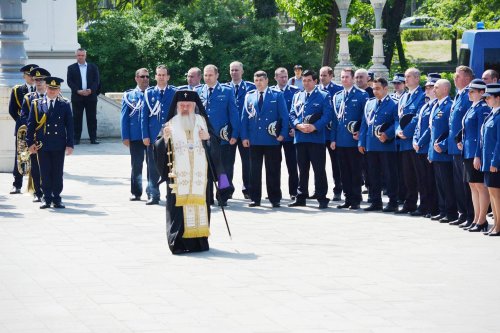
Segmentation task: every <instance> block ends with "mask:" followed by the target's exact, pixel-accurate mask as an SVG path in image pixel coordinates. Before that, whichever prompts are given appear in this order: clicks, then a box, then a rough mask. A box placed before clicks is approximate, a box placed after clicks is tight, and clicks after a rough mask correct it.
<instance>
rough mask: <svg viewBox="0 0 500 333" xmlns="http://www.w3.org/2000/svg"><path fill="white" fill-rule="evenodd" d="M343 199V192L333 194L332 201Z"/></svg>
mask: <svg viewBox="0 0 500 333" xmlns="http://www.w3.org/2000/svg"><path fill="white" fill-rule="evenodd" d="M341 200H342V194H341V193H336V194H333V198H332V201H341Z"/></svg>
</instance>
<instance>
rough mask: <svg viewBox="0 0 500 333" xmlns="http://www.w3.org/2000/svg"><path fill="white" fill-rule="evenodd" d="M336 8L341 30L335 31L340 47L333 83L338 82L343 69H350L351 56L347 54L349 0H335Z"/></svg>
mask: <svg viewBox="0 0 500 333" xmlns="http://www.w3.org/2000/svg"><path fill="white" fill-rule="evenodd" d="M335 2H336V4H337V7H338V8H339V12H340V18H341V22H342V28H339V29H337V33H338V34H339V39H340V46H339V52H338V53H339V55H338V59H339V62H338V63H337V65H336V66H335V68H334V70H333V71H334V75H335V77H334V79H335V82H337V83H339V82H340V74H341V72H342V69H343V68H346V67H352V63H351V55H350V53H349V34H350V33H351V29H349V28H347V22H346V21H347V12H348V11H349V6H350V5H351V0H335Z"/></svg>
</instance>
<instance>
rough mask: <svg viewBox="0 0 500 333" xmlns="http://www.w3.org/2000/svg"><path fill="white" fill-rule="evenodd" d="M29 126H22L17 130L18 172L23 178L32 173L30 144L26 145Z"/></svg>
mask: <svg viewBox="0 0 500 333" xmlns="http://www.w3.org/2000/svg"><path fill="white" fill-rule="evenodd" d="M27 132H28V126H26V125H21V126H20V127H19V129H18V130H17V136H16V145H17V171H19V173H20V174H21V175H23V176H26V175H28V174H29V173H30V170H31V159H30V152H29V147H28V144H27V143H26V134H27Z"/></svg>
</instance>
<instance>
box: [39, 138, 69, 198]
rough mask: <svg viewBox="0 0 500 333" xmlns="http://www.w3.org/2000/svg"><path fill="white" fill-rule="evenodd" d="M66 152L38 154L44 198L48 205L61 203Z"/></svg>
mask: <svg viewBox="0 0 500 333" xmlns="http://www.w3.org/2000/svg"><path fill="white" fill-rule="evenodd" d="M64 154H65V150H56V151H44V150H43V148H42V149H41V150H40V151H39V152H38V160H39V163H40V174H41V180H42V191H43V198H44V200H45V202H46V203H48V204H51V203H53V202H54V203H60V202H61V192H62V190H63V169H64Z"/></svg>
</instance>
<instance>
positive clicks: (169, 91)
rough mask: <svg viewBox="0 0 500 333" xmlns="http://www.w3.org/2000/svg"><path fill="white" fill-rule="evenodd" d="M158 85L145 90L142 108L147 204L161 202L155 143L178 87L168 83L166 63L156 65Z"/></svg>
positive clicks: (168, 75)
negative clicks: (146, 167) (154, 149)
mask: <svg viewBox="0 0 500 333" xmlns="http://www.w3.org/2000/svg"><path fill="white" fill-rule="evenodd" d="M155 78H156V82H157V84H156V86H155V87H149V88H148V89H146V91H145V92H144V103H143V106H142V110H141V134H142V142H143V143H144V145H145V146H146V147H147V148H146V151H147V153H146V155H147V165H148V187H147V189H146V193H147V195H148V201H146V205H158V204H159V202H160V188H159V185H158V180H159V179H160V175H159V174H158V170H157V169H156V165H155V161H154V152H153V143H154V142H155V140H156V137H157V136H158V133H160V131H161V126H162V125H163V124H164V123H165V122H166V120H167V115H168V110H169V108H170V103H171V102H172V98H173V97H174V94H175V92H176V91H177V89H176V88H174V87H172V86H169V85H168V80H170V74H169V72H168V68H167V67H166V66H165V65H159V66H158V67H156V76H155Z"/></svg>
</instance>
